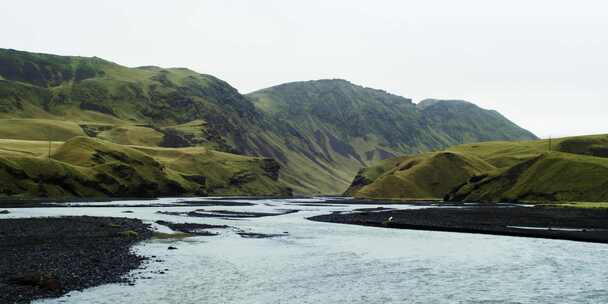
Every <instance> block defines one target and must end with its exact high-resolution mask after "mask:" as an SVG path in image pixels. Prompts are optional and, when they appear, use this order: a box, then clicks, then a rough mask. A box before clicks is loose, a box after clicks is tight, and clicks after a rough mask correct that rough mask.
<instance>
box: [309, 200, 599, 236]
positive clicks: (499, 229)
mask: <svg viewBox="0 0 608 304" xmlns="http://www.w3.org/2000/svg"><path fill="white" fill-rule="evenodd" d="M309 219H310V220H313V221H319V222H331V223H341V224H355V225H365V226H376V227H387V228H401V229H415V230H434V231H451V232H465V233H483V234H496V235H509V236H522V237H537V238H550V239H565V240H573V241H584V242H597V243H608V209H582V208H554V207H523V206H513V205H507V206H505V205H485V206H484V205H479V206H464V205H463V206H459V207H433V208H425V209H412V210H388V211H387V210H382V209H378V210H364V211H356V212H346V213H332V214H327V215H320V216H314V217H311V218H309Z"/></svg>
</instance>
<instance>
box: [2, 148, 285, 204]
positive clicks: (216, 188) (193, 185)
mask: <svg viewBox="0 0 608 304" xmlns="http://www.w3.org/2000/svg"><path fill="white" fill-rule="evenodd" d="M4 143H5V144H7V143H8V144H11V143H16V144H15V147H14V148H11V149H10V150H12V151H16V152H12V153H2V150H0V194H2V195H5V196H14V197H101V196H120V197H142V196H168V195H270V196H273V195H276V196H288V195H290V191H289V189H288V188H287V187H285V186H283V185H282V184H281V183H280V182H278V181H277V179H278V170H279V166H278V164H276V163H275V162H274V161H272V160H269V159H263V158H253V157H246V156H238V155H231V154H227V153H221V152H215V151H209V150H207V149H205V148H186V149H168V148H152V147H146V148H144V147H137V146H125V145H118V144H114V143H110V142H106V141H103V140H99V139H93V138H89V137H75V138H72V139H70V140H68V141H67V142H65V143H61V144H59V145H58V147H57V148H55V149H54V150H53V152H52V155H51V159H50V160H49V159H48V158H46V157H40V156H37V155H35V154H34V155H32V154H26V153H23V152H19V150H20V149H23V148H22V147H23V146H24V144H21V143H20V142H19V141H10V142H7V141H5V142H4ZM5 146H6V145H5ZM25 146H27V145H25ZM197 166H198V167H197Z"/></svg>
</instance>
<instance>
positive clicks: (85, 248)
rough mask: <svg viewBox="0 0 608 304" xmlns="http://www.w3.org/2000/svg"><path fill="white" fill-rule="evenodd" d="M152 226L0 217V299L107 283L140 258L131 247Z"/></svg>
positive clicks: (35, 296) (107, 219) (10, 300)
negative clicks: (0, 218)
mask: <svg viewBox="0 0 608 304" xmlns="http://www.w3.org/2000/svg"><path fill="white" fill-rule="evenodd" d="M151 236H152V231H150V230H149V229H148V225H146V224H143V223H142V222H141V221H140V220H136V219H125V218H110V217H87V216H82V217H60V218H28V219H2V220H0V255H1V258H0V303H29V302H30V301H32V300H34V299H40V298H48V297H59V296H61V295H63V294H65V293H67V292H69V291H72V290H82V289H84V288H88V287H93V286H98V285H102V284H107V283H121V282H124V283H129V282H130V280H129V278H125V277H124V276H125V275H126V274H127V273H129V271H131V270H133V269H136V268H138V267H140V266H141V265H142V263H143V262H144V260H145V258H143V257H141V256H138V255H135V254H133V253H132V252H131V250H130V249H131V246H133V245H134V244H135V243H137V242H139V241H142V240H145V239H148V238H150V237H151Z"/></svg>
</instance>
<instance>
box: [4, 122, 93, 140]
mask: <svg viewBox="0 0 608 304" xmlns="http://www.w3.org/2000/svg"><path fill="white" fill-rule="evenodd" d="M83 135H85V133H84V132H83V130H82V128H80V126H79V125H78V124H77V123H75V122H71V121H65V120H51V119H0V138H1V139H20V140H48V139H49V137H50V138H51V139H52V140H54V141H65V140H68V139H70V138H72V137H76V136H83Z"/></svg>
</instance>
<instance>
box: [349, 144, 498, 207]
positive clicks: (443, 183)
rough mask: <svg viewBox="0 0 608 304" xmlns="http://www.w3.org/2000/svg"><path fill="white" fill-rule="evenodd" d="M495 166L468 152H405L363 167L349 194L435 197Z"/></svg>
mask: <svg viewBox="0 0 608 304" xmlns="http://www.w3.org/2000/svg"><path fill="white" fill-rule="evenodd" d="M493 169H495V167H494V166H492V165H490V164H488V163H487V162H485V161H483V160H481V159H479V158H477V157H475V156H472V155H467V154H461V153H455V152H432V153H424V154H419V155H412V156H404V157H399V158H396V159H391V160H390V161H385V162H382V163H381V164H380V165H377V166H374V167H372V169H371V170H363V171H362V172H360V174H359V175H358V179H357V180H356V181H357V182H355V183H353V186H351V188H349V190H348V191H349V192H348V193H347V194H355V196H357V197H365V198H401V199H433V198H438V197H442V196H443V195H445V194H446V193H447V192H449V191H450V190H452V189H453V188H454V187H455V186H457V185H460V184H462V183H464V182H466V181H467V180H468V179H469V178H470V177H471V176H473V175H477V174H481V173H483V172H486V171H490V170H493Z"/></svg>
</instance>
